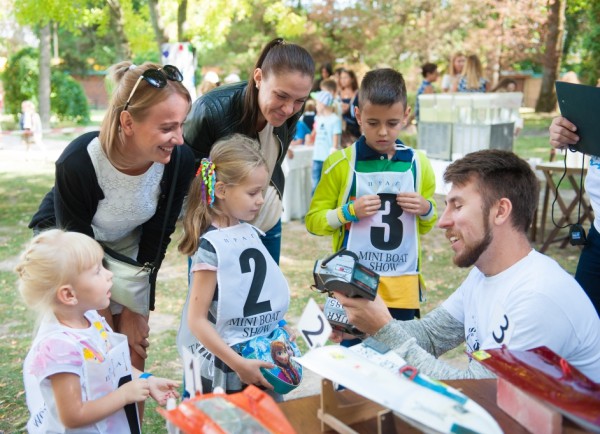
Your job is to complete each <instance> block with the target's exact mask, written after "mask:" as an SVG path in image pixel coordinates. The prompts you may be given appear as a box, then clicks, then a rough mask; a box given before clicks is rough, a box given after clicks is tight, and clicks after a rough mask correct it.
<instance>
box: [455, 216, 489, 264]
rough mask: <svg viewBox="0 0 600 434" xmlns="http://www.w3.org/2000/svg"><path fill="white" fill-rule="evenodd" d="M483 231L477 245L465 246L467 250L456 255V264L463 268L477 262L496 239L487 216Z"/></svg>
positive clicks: (484, 220)
mask: <svg viewBox="0 0 600 434" xmlns="http://www.w3.org/2000/svg"><path fill="white" fill-rule="evenodd" d="M483 231H484V236H483V238H482V239H481V240H480V241H479V242H478V243H477V244H476V245H474V246H471V247H467V246H465V250H464V251H463V252H462V253H461V254H460V255H454V259H453V261H454V264H456V265H457V266H458V267H461V268H467V267H470V266H471V265H473V264H475V262H477V260H478V259H479V257H480V256H481V255H482V254H483V252H485V251H486V250H487V248H488V247H489V246H490V244H491V243H492V240H493V239H494V237H493V236H492V231H491V228H490V223H489V221H488V219H487V218H484V219H483Z"/></svg>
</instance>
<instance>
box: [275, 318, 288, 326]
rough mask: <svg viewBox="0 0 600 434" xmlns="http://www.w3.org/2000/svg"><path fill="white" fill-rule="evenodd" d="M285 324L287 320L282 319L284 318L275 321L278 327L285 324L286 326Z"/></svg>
mask: <svg viewBox="0 0 600 434" xmlns="http://www.w3.org/2000/svg"><path fill="white" fill-rule="evenodd" d="M286 324H287V321H286V320H284V319H282V320H280V321H279V322H278V323H277V325H278V326H279V327H285V326H286Z"/></svg>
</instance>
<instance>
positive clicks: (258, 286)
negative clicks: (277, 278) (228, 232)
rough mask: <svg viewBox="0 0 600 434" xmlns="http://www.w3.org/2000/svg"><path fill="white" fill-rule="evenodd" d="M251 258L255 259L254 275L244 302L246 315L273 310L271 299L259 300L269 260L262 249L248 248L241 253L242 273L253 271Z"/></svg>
mask: <svg viewBox="0 0 600 434" xmlns="http://www.w3.org/2000/svg"><path fill="white" fill-rule="evenodd" d="M251 259H252V260H254V276H252V284H251V285H250V292H249V293H248V297H247V298H246V303H244V316H245V317H250V316H254V315H258V314H259V313H264V312H270V311H271V302H270V301H269V300H267V301H261V302H258V298H259V297H260V292H261V291H262V287H263V284H264V283H265V276H266V275H267V261H266V260H265V257H264V256H263V254H262V253H261V252H260V250H258V249H254V248H251V249H246V250H244V251H243V252H242V254H241V255H240V267H241V269H242V273H250V272H251V271H252V269H251V268H250V260H251Z"/></svg>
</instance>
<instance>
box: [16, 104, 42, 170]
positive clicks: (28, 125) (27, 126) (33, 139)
mask: <svg viewBox="0 0 600 434" xmlns="http://www.w3.org/2000/svg"><path fill="white" fill-rule="evenodd" d="M19 123H20V124H21V130H22V131H23V132H22V133H21V142H22V143H23V144H24V145H25V160H27V161H28V160H29V150H30V149H31V145H36V146H37V147H38V148H40V151H42V156H43V158H44V161H46V160H47V159H48V157H47V155H46V147H45V146H44V142H43V140H42V132H43V129H42V120H41V119H40V115H39V114H38V113H37V112H36V111H35V105H34V104H33V102H31V101H29V100H27V101H23V102H22V103H21V119H20V121H19Z"/></svg>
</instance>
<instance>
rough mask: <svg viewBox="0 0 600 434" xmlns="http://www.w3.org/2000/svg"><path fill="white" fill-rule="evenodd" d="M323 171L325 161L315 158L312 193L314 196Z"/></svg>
mask: <svg viewBox="0 0 600 434" xmlns="http://www.w3.org/2000/svg"><path fill="white" fill-rule="evenodd" d="M322 171H323V162H322V161H317V160H313V164H312V191H311V192H310V195H311V196H313V195H314V194H315V190H316V188H317V184H318V183H319V181H320V180H321V172H322Z"/></svg>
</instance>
